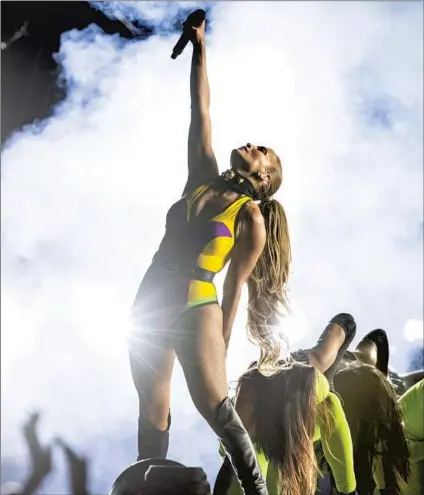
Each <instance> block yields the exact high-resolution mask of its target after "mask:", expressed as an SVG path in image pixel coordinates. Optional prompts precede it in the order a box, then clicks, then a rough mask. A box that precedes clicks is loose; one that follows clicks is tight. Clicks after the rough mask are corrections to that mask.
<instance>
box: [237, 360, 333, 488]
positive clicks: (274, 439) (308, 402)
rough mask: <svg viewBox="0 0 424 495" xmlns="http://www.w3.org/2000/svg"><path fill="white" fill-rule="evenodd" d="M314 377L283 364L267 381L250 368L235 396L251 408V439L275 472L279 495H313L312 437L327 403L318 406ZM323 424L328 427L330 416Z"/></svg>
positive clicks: (304, 368) (300, 366) (315, 470)
mask: <svg viewBox="0 0 424 495" xmlns="http://www.w3.org/2000/svg"><path fill="white" fill-rule="evenodd" d="M281 364H282V363H281ZM316 373H317V372H316V370H315V368H313V367H311V366H308V365H304V364H300V363H294V364H291V365H287V364H285V365H283V364H282V366H281V367H280V371H279V372H278V373H275V374H273V375H272V376H270V377H264V376H263V375H262V374H261V373H259V371H258V369H257V368H256V367H255V368H251V369H249V370H248V371H247V372H246V373H245V374H244V375H242V377H241V378H240V381H239V392H241V395H242V396H244V397H243V398H244V399H246V398H247V400H249V401H250V402H251V403H252V404H253V407H252V409H251V410H252V414H253V417H252V422H251V425H252V426H251V428H250V431H251V437H252V441H253V442H254V443H255V445H256V446H257V450H258V452H262V453H264V454H265V456H266V457H267V458H268V459H269V461H270V462H271V463H272V464H273V466H274V467H275V468H276V469H277V470H278V472H279V484H280V486H281V489H282V492H281V493H282V494H283V495H313V494H314V493H315V490H316V483H317V475H318V466H317V461H316V457H315V453H314V448H313V436H314V431H315V426H316V422H317V414H318V412H321V411H320V408H321V407H323V408H325V403H321V404H317V393H316ZM243 398H242V400H243ZM323 416H324V417H325V416H326V415H325V414H324V415H323ZM325 423H326V425H325V426H326V427H327V428H330V427H329V426H328V425H329V424H330V421H329V419H328V418H327V420H325Z"/></svg>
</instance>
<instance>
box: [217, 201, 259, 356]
mask: <svg viewBox="0 0 424 495" xmlns="http://www.w3.org/2000/svg"><path fill="white" fill-rule="evenodd" d="M240 214H241V218H240V220H241V222H240V225H241V228H240V233H239V235H238V237H237V241H236V244H235V246H234V249H233V252H232V255H231V263H230V266H229V268H228V272H227V276H226V277H225V282H224V290H223V299H222V312H223V318H224V340H225V345H226V347H227V348H228V344H229V342H230V336H231V330H232V328H233V323H234V319H235V316H236V313H237V308H238V304H239V301H240V295H241V290H242V287H243V284H244V283H245V282H246V281H247V279H248V278H249V275H250V274H251V272H252V270H253V268H254V267H255V265H256V262H257V261H258V259H259V256H260V255H261V253H262V250H263V248H264V246H265V241H266V230H265V223H264V219H263V216H262V214H261V212H260V210H259V207H258V205H257V204H256V203H254V202H253V201H251V202H249V203H247V204H246V206H245V207H244V209H243V210H242V211H241V212H240Z"/></svg>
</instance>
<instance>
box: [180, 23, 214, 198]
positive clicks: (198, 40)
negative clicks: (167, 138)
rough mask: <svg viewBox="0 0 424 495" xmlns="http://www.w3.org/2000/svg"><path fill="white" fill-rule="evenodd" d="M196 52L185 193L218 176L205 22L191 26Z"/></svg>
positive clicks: (191, 86) (193, 64) (193, 57)
mask: <svg viewBox="0 0 424 495" xmlns="http://www.w3.org/2000/svg"><path fill="white" fill-rule="evenodd" d="M192 29H193V33H192V36H191V41H192V43H193V56H192V60H191V73H190V99H191V120H190V128H189V133H188V179H187V184H186V186H185V188H184V194H185V193H187V192H189V191H190V190H193V189H194V188H196V187H197V186H199V185H200V184H202V183H205V182H208V181H210V180H213V179H215V178H216V177H217V176H218V175H219V172H218V165H217V162H216V158H215V155H214V152H213V150H212V132H211V119H210V115H209V106H210V92H209V82H208V75H207V71H206V42H205V22H203V23H202V24H201V26H200V27H199V28H192Z"/></svg>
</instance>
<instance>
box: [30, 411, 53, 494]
mask: <svg viewBox="0 0 424 495" xmlns="http://www.w3.org/2000/svg"><path fill="white" fill-rule="evenodd" d="M39 419H40V413H38V412H34V413H32V414H31V415H30V417H29V419H28V421H27V422H26V423H25V424H24V426H23V433H24V437H25V440H26V442H27V445H28V449H29V453H30V458H31V464H32V473H31V474H30V476H29V478H28V479H27V481H26V482H25V484H24V489H23V493H25V494H30V493H33V492H35V490H36V489H37V488H38V486H39V485H40V484H41V482H42V481H43V480H44V478H45V477H46V476H47V475H48V474H49V473H50V472H51V470H52V451H51V447H50V446H48V447H44V448H43V447H42V446H41V445H40V442H39V441H38V436H37V425H38V421H39Z"/></svg>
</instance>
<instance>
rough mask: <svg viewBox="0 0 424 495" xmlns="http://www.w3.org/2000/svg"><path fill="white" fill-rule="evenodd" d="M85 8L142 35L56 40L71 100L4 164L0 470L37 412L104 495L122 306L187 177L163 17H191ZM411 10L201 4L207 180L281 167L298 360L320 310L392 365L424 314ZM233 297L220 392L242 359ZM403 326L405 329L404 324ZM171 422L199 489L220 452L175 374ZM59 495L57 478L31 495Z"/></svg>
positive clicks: (122, 439) (180, 7)
mask: <svg viewBox="0 0 424 495" xmlns="http://www.w3.org/2000/svg"><path fill="white" fill-rule="evenodd" d="M95 4H96V5H95V7H96V8H102V9H103V10H104V9H106V10H107V12H106V13H107V15H110V16H114V15H115V16H116V11H117V10H118V11H119V15H125V16H126V18H127V19H128V20H130V21H131V22H135V23H136V22H137V21H138V20H144V21H148V23H150V25H152V26H153V27H154V32H155V33H156V34H155V35H154V36H152V37H150V38H148V39H147V40H144V41H139V42H137V41H130V42H126V41H124V40H122V39H119V38H118V37H116V36H106V35H104V34H103V33H102V32H100V30H99V29H98V28H96V27H95V26H91V27H90V28H87V29H86V30H84V31H82V32H81V31H71V32H68V33H65V34H64V35H63V36H62V40H61V46H60V51H59V53H58V54H57V60H58V62H59V64H60V66H61V69H62V73H61V81H62V84H65V85H66V88H67V98H66V100H65V101H64V102H63V103H61V104H60V105H58V106H57V108H55V110H54V112H53V115H52V117H51V118H49V119H47V120H45V121H43V122H41V123H40V122H39V123H34V124H33V125H30V126H27V127H26V128H25V129H23V130H22V131H21V132H19V133H17V134H15V135H14V136H13V137H12V138H11V139H10V140H9V142H8V143H7V144H6V146H5V148H4V150H3V153H2V181H3V183H2V260H1V263H2V265H1V268H2V315H1V317H2V321H1V323H2V351H1V352H2V355H1V357H2V363H1V366H2V412H1V414H2V427H3V428H2V439H1V442H2V456H3V458H7V457H12V456H22V455H24V451H23V445H22V441H21V438H20V430H19V428H20V424H21V423H22V422H23V421H24V419H25V417H26V415H27V414H28V412H29V411H30V410H32V409H33V408H38V409H41V410H42V411H44V416H43V423H42V435H43V439H44V440H46V441H47V440H49V439H50V438H52V437H53V436H55V435H57V434H61V435H63V436H64V437H65V439H66V440H68V441H69V442H70V443H71V444H73V445H74V446H75V447H76V448H77V449H78V450H79V451H80V452H81V453H83V454H85V455H88V456H89V457H90V458H91V465H90V472H91V475H92V477H91V486H90V489H91V492H92V493H105V492H107V490H108V489H109V487H110V485H111V483H112V481H113V479H114V478H115V476H116V474H117V473H118V472H119V471H120V470H121V469H123V468H124V467H126V465H128V464H129V463H130V462H132V461H133V460H134V459H135V456H136V423H137V407H138V406H137V399H136V394H135V391H134V390H133V384H132V381H131V377H130V373H129V366H128V363H127V354H126V333H127V330H128V316H129V310H130V306H131V304H132V300H133V297H134V295H135V292H136V290H137V287H138V284H139V282H140V280H141V277H142V276H143V273H144V272H145V270H146V269H147V267H148V265H149V262H150V260H151V258H152V256H153V254H154V252H155V250H156V248H157V246H158V243H159V242H160V239H161V237H162V235H163V232H164V222H165V215H166V212H167V209H168V208H169V206H170V205H171V204H172V203H173V202H174V201H176V200H177V199H178V198H179V196H180V194H181V192H182V190H183V187H184V183H185V180H186V176H187V173H186V166H187V165H186V143H187V131H188V125H189V108H190V102H189V70H190V50H187V51H186V52H185V53H184V54H183V55H182V56H181V57H180V58H179V59H177V60H176V61H172V60H171V59H170V54H171V51H172V47H173V45H174V43H175V42H176V41H177V38H178V36H179V35H178V33H177V32H175V30H174V27H175V19H176V18H179V17H181V15H182V13H184V12H185V13H186V12H188V11H189V10H192V9H194V8H197V7H199V6H201V5H202V4H200V3H197V4H194V3H189V2H181V3H178V4H177V2H168V3H161V4H157V3H155V2H133V3H126V2H122V3H121V2H119V3H118V2H108V3H102V2H95ZM208 8H209V6H208ZM422 10H423V7H422V3H418V2H417V3H412V2H411V3H410V2H402V3H392V2H365V3H353V2H342V3H337V2H329V3H327V2H324V3H321V2H305V3H301V2H297V3H295V2H234V3H233V2H218V3H216V4H214V6H213V7H212V8H210V10H209V18H210V19H211V29H210V35H209V37H208V51H209V54H208V69H209V75H210V85H211V92H212V103H211V105H212V107H211V112H212V124H213V143H214V148H215V152H216V155H217V158H218V161H219V164H220V167H221V170H225V169H226V168H227V166H228V161H229V154H230V151H231V149H232V148H234V147H238V146H240V145H242V144H245V143H246V142H253V143H257V144H264V145H268V146H271V147H273V148H274V149H275V150H276V152H277V153H278V154H279V155H280V156H281V158H282V161H283V163H284V184H283V187H282V188H281V191H280V192H279V193H278V195H277V199H279V200H280V201H281V202H282V203H283V204H284V205H285V208H286V211H287V215H288V218H289V222H290V227H291V236H292V247H293V256H294V258H293V265H292V275H291V282H290V297H291V300H292V303H293V307H294V314H293V315H292V316H290V318H288V319H287V320H285V321H284V322H283V323H282V331H284V332H285V334H286V335H287V336H288V337H289V340H290V344H291V345H292V346H293V347H302V346H306V345H310V344H312V343H313V342H314V340H315V339H316V338H317V336H318V335H319V333H320V331H321V330H322V328H323V327H324V326H325V324H326V323H327V321H328V320H329V319H330V318H331V316H333V315H334V314H336V313H338V312H342V311H343V312H350V313H352V314H353V315H354V316H355V318H356V320H357V323H358V337H361V336H363V335H364V334H365V333H366V332H368V331H370V330H372V329H373V328H384V329H386V330H387V331H388V333H389V336H390V339H391V343H392V344H393V345H394V346H395V347H396V349H397V352H396V354H395V355H394V356H393V361H392V364H393V366H394V367H395V368H397V369H399V370H400V371H403V370H406V368H407V360H408V356H409V352H410V350H411V346H412V345H414V346H416V345H417V343H416V335H417V330H416V329H417V328H419V329H421V332H422V320H423V302H422V301H423V259H422V250H423V239H422V232H423V214H422V211H423V168H422V163H423V142H422V136H423V118H422V116H423V101H422V87H423V48H422V43H421V41H422V36H423V21H422V19H423V16H422V13H423V12H422ZM173 26H174V27H173ZM222 279H223V277H220V281H221V282H222ZM220 281H219V283H220ZM245 303H246V298H245V297H244V298H243V301H242V304H241V307H240V311H239V315H238V319H237V325H236V328H235V329H234V331H233V339H232V342H231V349H230V352H229V357H228V371H229V378H230V380H234V379H235V378H236V377H237V375H238V373H240V372H241V371H242V370H243V369H244V368H245V367H246V366H247V365H248V363H249V362H250V361H251V360H252V359H254V358H256V350H255V349H254V348H253V347H252V346H251V345H250V344H248V343H247V341H246V337H245V332H244V328H243V326H244V321H245ZM409 320H417V321H418V322H420V323H418V326H417V324H416V323H415V326H413V330H412V331H411V330H406V328H409V329H410V328H411V325H410V324H409V327H405V325H406V323H407V322H408V321H409ZM419 325H421V326H419ZM404 327H405V331H403V329H404ZM414 329H415V330H414ZM411 335H413V337H410V336H411ZM411 339H412V340H413V341H415V342H412V341H411ZM172 411H173V429H172V435H171V448H170V457H171V458H173V459H175V460H178V461H180V462H183V463H185V464H187V465H202V466H203V467H204V468H205V469H206V470H207V472H208V475H209V477H210V479H211V481H213V479H214V477H215V475H216V471H217V468H218V466H219V463H220V459H219V456H218V445H217V441H216V439H215V438H214V435H213V434H212V432H210V431H209V429H208V427H207V426H206V424H205V423H204V421H203V420H202V419H201V418H200V417H199V415H198V414H197V412H196V411H195V409H194V407H193V406H192V404H191V401H190V398H189V396H188V393H187V390H186V386H185V383H184V380H183V377H182V374H181V371H180V369H179V367H177V368H176V371H175V376H174V384H173V395H172ZM66 491H67V487H66V485H64V466H63V465H62V464H60V465H59V466H58V470H57V471H56V473H55V474H54V476H53V477H52V478H51V479H50V480H49V482H48V484H47V485H46V486H45V487H44V488H43V493H46V494H48V493H51V494H53V493H55V494H58V493H66Z"/></svg>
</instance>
